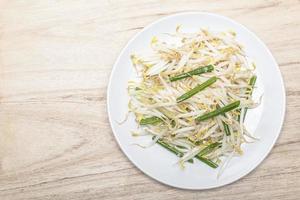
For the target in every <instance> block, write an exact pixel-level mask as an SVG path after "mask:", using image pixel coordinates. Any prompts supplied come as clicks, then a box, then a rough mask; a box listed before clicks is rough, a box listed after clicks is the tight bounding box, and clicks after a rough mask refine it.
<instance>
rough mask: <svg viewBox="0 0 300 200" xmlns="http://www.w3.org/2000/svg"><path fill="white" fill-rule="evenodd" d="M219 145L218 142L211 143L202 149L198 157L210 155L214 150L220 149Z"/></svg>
mask: <svg viewBox="0 0 300 200" xmlns="http://www.w3.org/2000/svg"><path fill="white" fill-rule="evenodd" d="M220 145H221V143H220V142H215V143H212V144H210V145H208V146H207V147H205V148H204V149H202V150H201V151H200V152H199V153H198V155H199V156H205V155H207V154H209V153H211V152H212V151H213V150H214V149H215V148H217V147H220Z"/></svg>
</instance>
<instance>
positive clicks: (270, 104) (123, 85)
mask: <svg viewBox="0 0 300 200" xmlns="http://www.w3.org/2000/svg"><path fill="white" fill-rule="evenodd" d="M179 24H180V25H182V29H183V31H186V32H189V31H197V30H199V28H208V29H209V30H212V31H228V30H234V31H235V32H236V33H237V40H238V41H239V42H240V43H241V44H243V45H244V47H245V51H246V54H247V56H249V57H250V58H252V59H253V60H254V62H255V63H256V66H257V68H256V74H257V77H258V81H257V84H256V86H257V88H256V89H255V93H254V98H255V99H257V100H258V99H259V96H260V95H261V94H263V98H262V102H261V104H260V106H259V107H258V108H255V109H252V110H250V111H249V112H248V114H247V118H246V122H245V123H246V127H247V128H248V130H250V131H251V132H252V133H254V135H255V136H256V137H259V138H260V140H259V141H257V142H255V143H251V144H244V145H243V147H242V148H243V150H244V155H243V156H241V157H234V158H233V159H232V160H231V161H230V163H229V164H228V166H227V168H226V169H225V171H224V172H223V173H222V175H221V177H219V178H217V174H218V169H212V168H210V167H208V166H206V165H205V164H203V163H201V162H197V161H195V163H194V164H189V163H187V164H186V167H185V169H183V170H182V169H181V168H180V167H179V166H178V165H177V164H176V162H177V161H178V158H177V157H176V156H175V155H173V154H171V153H170V152H168V151H167V150H165V149H163V148H162V147H161V146H159V145H157V144H155V145H153V146H151V147H150V148H146V149H143V148H141V147H138V146H136V145H133V143H139V144H140V143H142V144H147V143H149V142H151V139H150V138H149V137H138V138H137V137H132V136H131V131H132V130H134V129H136V127H137V124H136V122H135V120H134V117H133V116H130V117H129V119H128V120H127V121H126V122H125V123H123V124H121V125H120V124H119V123H118V122H119V121H122V119H124V118H125V115H126V113H127V111H128V100H129V96H128V94H127V82H128V80H130V79H132V78H134V77H135V76H136V73H135V70H134V68H133V67H132V64H131V61H130V55H131V54H132V53H136V52H141V51H143V50H144V49H145V48H148V47H149V48H150V45H149V43H150V41H151V38H152V37H153V36H159V35H160V34H162V33H167V32H174V31H175V28H176V26H177V25H179ZM107 109H108V116H109V121H110V124H111V128H112V130H113V133H114V135H115V138H116V140H117V142H118V143H119V145H120V147H121V149H122V150H123V152H124V153H125V155H126V156H127V157H128V158H129V160H130V161H131V162H132V163H133V164H134V165H135V166H136V167H137V168H139V169H140V170H141V171H143V172H144V173H145V174H147V175H148V176H150V177H152V178H154V179H156V180H158V181H160V182H162V183H164V184H167V185H170V186H174V187H178V188H184V189H208V188H215V187H219V186H223V185H226V184H229V183H232V182H233V181H236V180H238V179H240V178H241V177H243V176H245V175H246V174H248V173H249V172H250V171H252V170H253V169H254V168H255V167H257V166H258V165H259V164H260V163H261V162H262V161H263V160H264V158H265V157H266V156H267V155H268V153H269V152H270V151H271V149H272V147H273V145H274V144H275V142H276V139H277V138H278V135H279V133H280V130H281V127H282V123H283V120H284V113H285V91H284V85H283V80H282V77H281V74H280V71H279V68H278V65H277V63H276V61H275V59H274V58H273V56H272V54H271V53H270V51H269V50H268V48H267V47H266V46H265V44H264V43H263V42H262V41H261V40H260V39H259V38H258V37H257V36H255V34H253V33H252V32H251V31H249V30H248V29H247V28H245V27H244V26H242V25H240V24H238V23H237V22H234V21H233V20H231V19H228V18H226V17H223V16H220V15H216V14H211V13H202V12H189V13H180V14H176V15H171V16H168V17H165V18H162V19H160V20H158V21H156V22H154V23H152V24H151V25H149V26H147V27H146V28H144V29H143V30H142V31H141V32H140V33H138V34H137V35H136V36H134V37H133V38H132V39H131V40H130V41H129V43H128V44H127V45H126V47H125V48H124V49H123V50H122V52H121V54H120V56H119V57H118V59H117V61H116V63H115V65H114V67H113V70H112V73H111V77H110V80H109V85H108V91H107Z"/></svg>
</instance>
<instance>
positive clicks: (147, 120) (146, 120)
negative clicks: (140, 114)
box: [140, 116, 162, 125]
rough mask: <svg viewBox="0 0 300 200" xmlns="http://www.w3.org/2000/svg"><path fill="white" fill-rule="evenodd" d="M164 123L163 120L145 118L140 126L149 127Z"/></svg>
mask: <svg viewBox="0 0 300 200" xmlns="http://www.w3.org/2000/svg"><path fill="white" fill-rule="evenodd" d="M160 122H162V119H160V118H158V117H155V116H154V117H148V118H143V119H141V121H140V125H148V124H153V125H155V124H158V123H160Z"/></svg>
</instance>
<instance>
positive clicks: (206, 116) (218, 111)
mask: <svg viewBox="0 0 300 200" xmlns="http://www.w3.org/2000/svg"><path fill="white" fill-rule="evenodd" d="M239 106H240V101H235V102H233V103H231V104H228V105H226V106H224V107H221V108H217V109H216V110H214V111H212V112H209V113H206V114H204V115H201V116H199V117H197V118H196V121H198V122H200V121H204V120H207V119H210V118H213V117H215V116H217V115H222V114H223V113H226V112H229V111H231V110H233V109H235V108H237V107H239Z"/></svg>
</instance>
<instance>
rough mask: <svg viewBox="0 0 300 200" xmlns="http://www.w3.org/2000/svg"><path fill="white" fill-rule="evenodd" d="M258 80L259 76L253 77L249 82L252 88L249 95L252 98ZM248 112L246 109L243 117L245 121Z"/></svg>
mask: <svg viewBox="0 0 300 200" xmlns="http://www.w3.org/2000/svg"><path fill="white" fill-rule="evenodd" d="M256 79H257V76H255V75H254V76H252V77H251V79H250V81H249V85H250V87H251V90H250V91H249V94H250V96H252V93H253V88H254V85H255V83H256ZM247 110H248V108H245V112H244V116H243V121H244V120H245V117H246V114H247Z"/></svg>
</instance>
